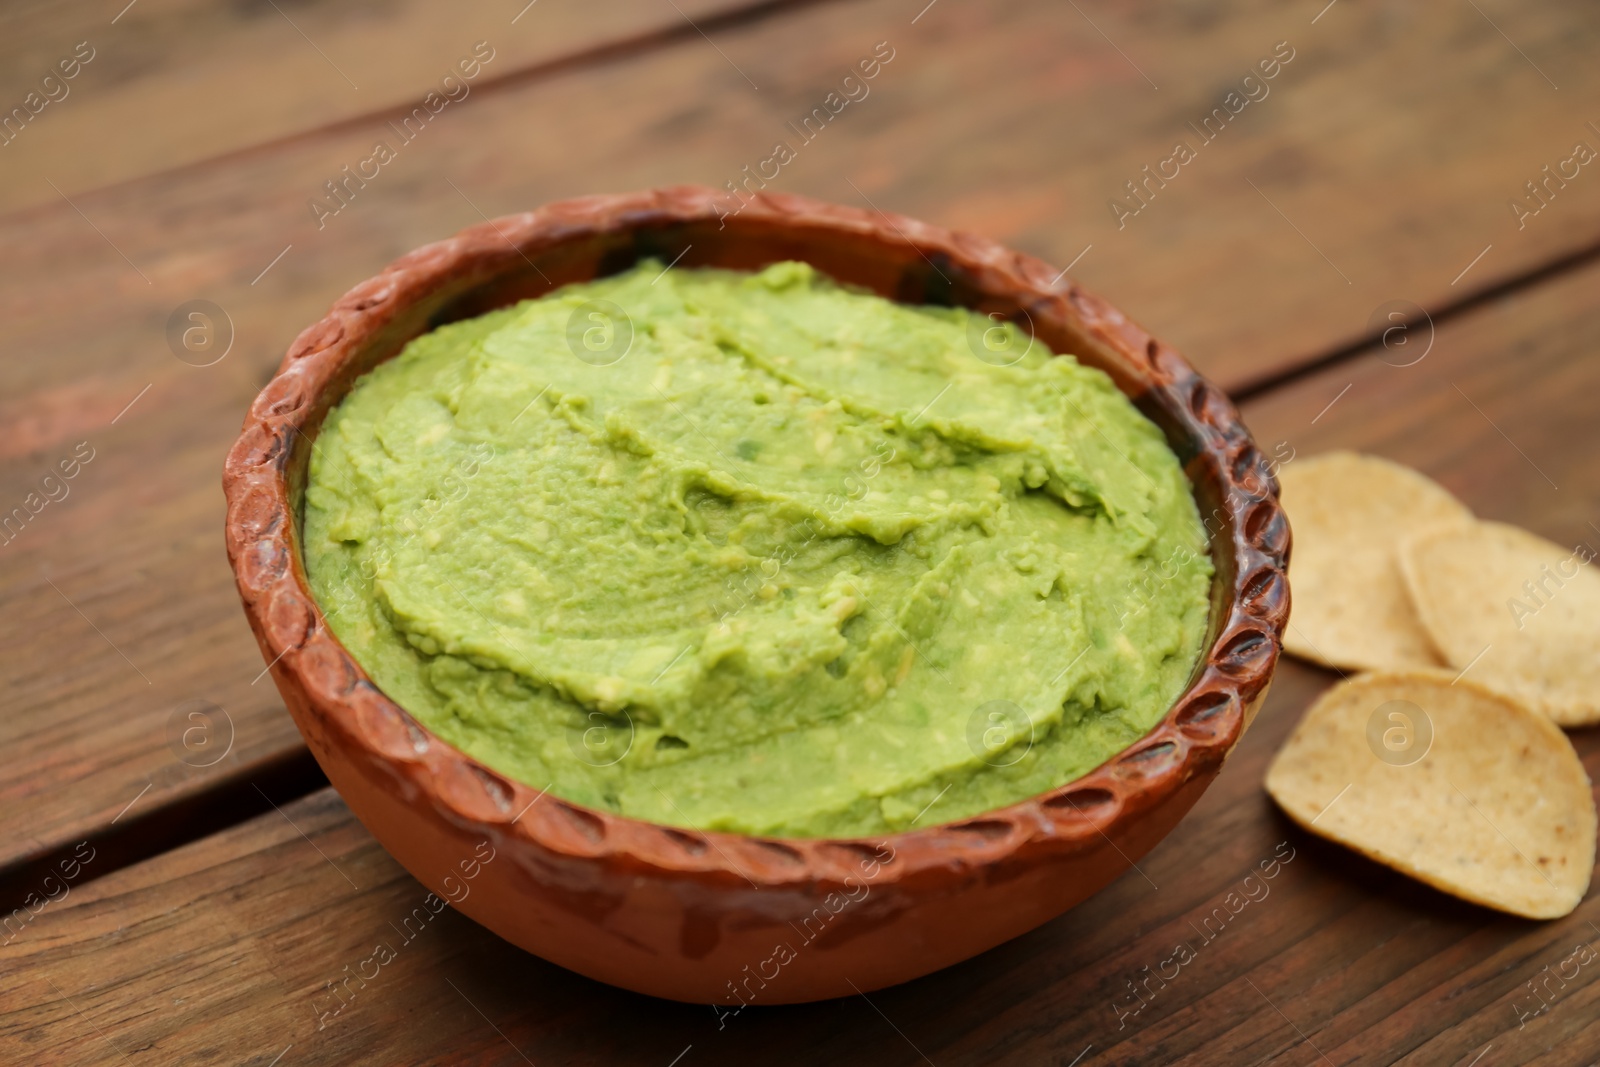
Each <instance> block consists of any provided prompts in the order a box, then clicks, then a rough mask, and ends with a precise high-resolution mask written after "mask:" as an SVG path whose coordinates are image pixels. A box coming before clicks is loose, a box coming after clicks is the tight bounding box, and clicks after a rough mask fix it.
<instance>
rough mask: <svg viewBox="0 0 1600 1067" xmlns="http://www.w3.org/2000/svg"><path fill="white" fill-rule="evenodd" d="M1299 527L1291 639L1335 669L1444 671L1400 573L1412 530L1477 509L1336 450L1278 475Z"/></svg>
mask: <svg viewBox="0 0 1600 1067" xmlns="http://www.w3.org/2000/svg"><path fill="white" fill-rule="evenodd" d="M1278 479H1279V482H1280V484H1281V485H1282V489H1283V491H1282V494H1281V499H1282V503H1283V510H1284V513H1285V514H1286V515H1288V517H1289V525H1290V527H1291V528H1292V529H1293V530H1294V554H1293V556H1292V557H1291V559H1290V563H1289V591H1290V594H1291V599H1292V606H1291V608H1290V614H1289V629H1288V632H1287V633H1286V634H1285V635H1284V640H1283V645H1284V648H1285V649H1286V650H1288V651H1289V652H1290V653H1292V654H1293V655H1296V656H1299V657H1301V658H1302V659H1309V660H1312V661H1314V662H1317V663H1321V664H1324V665H1326V666H1331V667H1348V668H1354V669H1374V670H1386V669H1400V668H1406V667H1438V666H1443V660H1442V659H1441V658H1440V657H1439V654H1438V653H1437V652H1436V651H1435V649H1434V647H1433V645H1432V643H1431V642H1430V641H1429V640H1428V635H1427V633H1426V632H1425V631H1424V630H1423V628H1422V624H1421V622H1420V621H1418V619H1417V615H1416V611H1415V610H1414V609H1413V608H1412V606H1411V598H1410V596H1409V595H1408V594H1407V592H1406V586H1405V582H1404V580H1403V579H1402V578H1401V576H1400V565H1399V561H1398V547H1399V544H1400V542H1401V541H1402V540H1403V539H1404V538H1406V537H1407V536H1409V535H1411V534H1413V533H1415V532H1417V531H1419V530H1423V529H1426V528H1428V527H1432V526H1438V525H1441V524H1445V523H1459V524H1463V525H1464V524H1466V523H1468V522H1470V521H1471V520H1472V512H1470V511H1468V510H1467V508H1466V506H1465V505H1463V504H1462V503H1461V502H1460V501H1458V500H1457V499H1456V498H1455V497H1453V496H1451V495H1450V494H1449V493H1448V492H1446V491H1445V490H1444V489H1443V488H1442V487H1440V486H1438V485H1436V484H1434V483H1433V482H1432V481H1430V480H1428V479H1427V478H1426V477H1424V476H1423V475H1421V474H1418V473H1417V472H1416V471H1414V470H1412V469H1410V468H1409V467H1402V466H1400V465H1399V464H1398V463H1392V462H1390V461H1389V460H1386V459H1379V458H1378V457H1376V456H1363V455H1358V454H1356V453H1354V452H1329V453H1326V454H1324V455H1320V456H1312V457H1310V458H1309V459H1303V460H1299V461H1298V462H1294V463H1289V464H1286V465H1285V466H1284V467H1283V469H1282V470H1281V471H1279V474H1278Z"/></svg>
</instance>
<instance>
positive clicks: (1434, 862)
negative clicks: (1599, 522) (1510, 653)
mask: <svg viewBox="0 0 1600 1067" xmlns="http://www.w3.org/2000/svg"><path fill="white" fill-rule="evenodd" d="M1452 677H1453V676H1452V675H1451V674H1450V673H1449V672H1446V671H1436V670H1423V671H1397V672H1384V673H1376V674H1365V675H1360V676H1358V677H1356V678H1353V679H1351V680H1349V681H1345V682H1341V683H1339V684H1338V685H1335V686H1334V687H1333V688H1332V689H1330V690H1328V692H1326V693H1324V694H1323V695H1322V697H1321V698H1320V699H1318V700H1317V702H1316V703H1315V704H1313V705H1312V706H1311V708H1310V710H1308V711H1307V712H1306V714H1305V718H1303V719H1302V720H1301V721H1300V724H1299V725H1298V726H1297V727H1295V731H1294V733H1293V734H1292V735H1291V736H1290V737H1289V740H1288V741H1287V742H1286V743H1285V744H1284V746H1283V748H1282V749H1281V750H1279V752H1278V755H1277V757H1276V758H1275V759H1274V760H1273V762H1272V766H1271V767H1270V768H1269V769H1268V770H1267V781H1266V786H1267V792H1268V793H1270V794H1271V795H1272V798H1273V799H1274V800H1276V801H1277V802H1278V805H1279V806H1280V807H1281V808H1283V810H1284V811H1285V812H1286V813H1287V814H1288V815H1289V817H1290V818H1291V819H1293V820H1294V821H1295V822H1297V823H1299V824H1300V825H1301V826H1303V827H1305V828H1306V829H1308V830H1310V831H1311V832H1313V833H1316V834H1320V835H1321V836H1323V837H1326V838H1328V839H1330V840H1333V841H1337V842H1339V843H1340V844H1342V845H1345V846H1347V847H1349V848H1352V849H1355V850H1356V851H1357V852H1360V853H1361V854H1362V855H1364V856H1367V857H1369V858H1371V859H1373V860H1376V861H1377V862H1379V863H1383V864H1386V865H1388V866H1390V867H1393V868H1394V869H1396V870H1398V871H1402V872H1404V873H1405V874H1408V875H1410V876H1412V877H1413V878H1417V879H1419V880H1421V881H1423V882H1426V883H1428V884H1429V885H1432V886H1435V887H1436V888H1438V889H1442V890H1444V891H1445V892H1446V893H1451V894H1453V895H1455V896H1458V897H1461V898H1462V899H1464V900H1470V901H1473V902H1474V903H1478V904H1483V905H1485V906H1487V907H1491V908H1497V909H1499V910H1501V911H1506V912H1510V913H1512V914H1514V915H1522V916H1526V917H1527V918H1531V919H1553V918H1557V917H1559V916H1562V915H1566V914H1567V913H1568V912H1570V911H1572V909H1573V908H1575V907H1577V906H1578V902H1579V901H1581V900H1582V899H1583V895H1584V893H1585V892H1586V891H1587V890H1588V887H1589V877H1590V875H1591V874H1592V873H1593V870H1594V851H1595V806H1594V797H1593V794H1592V793H1591V791H1590V786H1589V778H1588V775H1586V774H1585V773H1584V770H1583V764H1582V763H1581V762H1579V760H1578V754H1577V752H1576V751H1574V749H1573V747H1572V743H1571V742H1570V741H1568V740H1567V737H1566V735H1565V734H1563V733H1562V732H1561V729H1560V727H1558V726H1556V724H1555V723H1554V722H1552V721H1551V720H1550V718H1549V717H1548V716H1546V715H1543V714H1541V713H1540V712H1537V711H1534V710H1533V709H1531V708H1528V707H1526V706H1524V705H1522V704H1519V703H1517V702H1515V701H1513V700H1511V699H1509V698H1507V697H1506V696H1504V695H1503V694H1500V693H1497V692H1495V691H1493V690H1491V689H1488V688H1486V687H1484V686H1481V685H1478V684H1476V683H1474V682H1472V681H1468V680H1462V681H1459V682H1454V683H1452V680H1451V679H1452Z"/></svg>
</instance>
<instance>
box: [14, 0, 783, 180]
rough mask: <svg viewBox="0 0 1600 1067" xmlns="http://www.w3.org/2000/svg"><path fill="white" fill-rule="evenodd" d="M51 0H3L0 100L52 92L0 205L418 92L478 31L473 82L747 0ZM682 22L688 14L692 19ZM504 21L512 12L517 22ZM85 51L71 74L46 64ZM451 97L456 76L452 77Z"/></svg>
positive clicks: (147, 169)
mask: <svg viewBox="0 0 1600 1067" xmlns="http://www.w3.org/2000/svg"><path fill="white" fill-rule="evenodd" d="M124 5H126V6H124ZM677 6H678V8H680V10H679V11H674V10H673V8H672V6H671V5H669V4H665V3H660V2H658V0H612V2H611V3H608V4H607V5H606V11H605V17H603V18H596V17H595V14H594V11H593V10H591V9H590V5H587V4H584V3H582V2H581V0H538V2H537V6H534V5H533V4H529V3H528V0H519V2H517V3H512V2H511V0H503V2H490V0H473V2H464V0H454V2H452V3H448V4H438V3H428V2H426V0H371V2H367V3H362V4H349V3H337V2H334V0H311V2H306V0H299V2H289V0H284V2H283V3H240V4H213V3H206V2H204V0H139V2H137V3H134V4H130V3H128V0H121V2H119V3H111V4H109V5H101V4H59V3H52V2H50V0H30V2H21V3H9V4H7V5H5V7H4V8H3V9H0V101H3V102H4V103H3V104H0V107H4V108H5V109H6V110H8V111H9V109H10V108H12V107H15V106H17V105H18V104H22V103H23V101H24V98H25V97H26V96H27V94H28V93H29V92H31V91H40V90H41V88H42V89H43V91H42V92H41V94H40V95H41V96H44V97H45V98H46V99H50V96H51V95H52V94H53V95H54V96H56V97H58V98H59V99H55V100H51V102H50V103H48V104H46V105H44V107H43V109H42V110H40V111H39V113H38V120H37V123H35V122H32V121H30V122H29V123H28V125H27V127H26V128H25V129H24V130H23V132H22V134H21V135H18V136H17V140H16V144H15V145H7V146H6V147H5V150H4V153H3V156H0V159H3V161H4V164H5V169H4V170H0V211H6V210H13V209H16V208H19V207H23V206H27V205H33V204H39V203H43V202H46V201H55V200H58V198H59V196H60V193H58V192H56V191H54V190H52V189H51V187H50V183H52V182H53V183H55V185H56V186H58V187H59V188H60V190H61V192H64V193H65V194H66V195H68V196H74V195H76V194H77V193H79V192H81V191H84V190H88V189H94V188H98V187H99V186H102V185H108V184H111V183H113V182H119V181H126V180H127V179H129V178H136V177H139V176H141V175H145V174H152V173H155V172H157V171H168V170H171V169H173V168H175V167H180V166H182V165H184V164H186V163H193V162H195V161H197V160H201V159H210V158H212V157H214V156H220V155H224V154H226V153H229V152H236V151H240V150H242V149H247V148H252V147H255V146H258V145H262V144H266V143H270V142H273V141H277V140H280V139H282V138H285V137H291V136H293V135H295V134H298V133H304V132H305V131H307V130H310V129H314V128H319V127H323V126H328V125H332V124H334V123H337V122H340V121H344V120H348V119H352V118H355V117H356V116H359V115H367V114H370V113H372V112H374V111H379V110H382V109H384V108H389V107H396V106H398V105H401V104H404V105H407V106H408V107H409V106H410V105H411V104H414V103H416V102H417V101H419V100H421V99H422V97H423V94H425V93H427V92H429V91H430V90H433V91H438V90H439V89H440V82H441V80H442V79H443V78H444V76H445V75H446V74H450V73H452V69H453V68H454V67H455V66H456V64H457V62H458V61H460V60H462V59H465V58H468V57H469V56H471V55H472V46H473V45H474V44H476V43H477V42H479V41H483V42H486V43H487V44H488V45H489V47H490V49H491V53H489V54H492V56H493V58H492V59H491V60H490V61H489V62H488V63H487V64H486V65H484V66H483V67H482V69H481V71H480V72H479V73H478V75H477V76H476V77H474V78H473V79H472V80H471V81H470V82H469V84H468V89H467V97H466V98H467V99H470V97H471V94H472V92H474V91H477V90H479V89H481V88H483V87H484V86H486V85H490V84H492V83H494V82H497V81H499V80H501V79H503V78H505V77H507V76H510V75H513V74H516V73H519V72H525V71H526V70H527V69H528V68H530V67H537V66H538V65H540V64H548V63H553V62H557V61H561V60H565V59H569V58H571V57H572V56H574V55H575V54H581V53H586V52H599V51H602V50H606V49H615V48H619V47H627V46H628V45H629V44H630V43H633V44H637V43H638V42H641V41H643V40H647V39H649V38H651V37H652V36H655V35H660V34H664V33H674V34H678V35H682V34H684V33H691V34H692V33H694V32H695V29H694V25H695V24H697V23H699V24H704V25H705V26H707V27H710V28H712V29H715V28H716V27H717V25H718V24H719V22H721V21H722V19H719V18H717V17H716V16H719V15H722V16H726V15H729V14H733V13H737V12H740V11H744V10H750V9H756V10H760V9H761V8H763V7H765V6H770V5H764V4H761V3H752V2H751V0H743V2H739V0H678V2H677ZM690 19H693V20H694V23H691V22H690V21H689V20H690ZM513 20H515V21H513ZM85 42H87V44H88V46H89V47H88V48H87V49H85V50H84V51H83V53H82V54H84V55H92V56H93V58H92V59H90V60H89V62H88V63H87V64H84V65H83V67H82V70H81V71H80V72H79V73H78V74H77V75H76V76H75V77H73V78H72V79H70V80H68V81H67V82H66V86H65V89H64V90H63V89H62V88H60V87H58V86H56V85H49V86H42V84H41V83H42V80H43V78H44V77H45V75H47V74H52V73H54V74H55V75H56V77H57V80H58V81H59V80H60V74H61V71H60V70H58V69H57V64H58V63H60V62H61V61H62V60H63V59H67V58H69V57H73V56H74V55H75V54H77V47H78V46H79V45H80V44H83V43H85ZM450 91H453V92H455V93H457V94H459V93H460V92H461V90H460V89H453V88H452V89H451V90H450Z"/></svg>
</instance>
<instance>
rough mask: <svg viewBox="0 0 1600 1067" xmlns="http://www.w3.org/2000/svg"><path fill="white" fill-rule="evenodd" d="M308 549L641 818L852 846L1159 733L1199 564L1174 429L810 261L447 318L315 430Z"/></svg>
mask: <svg viewBox="0 0 1600 1067" xmlns="http://www.w3.org/2000/svg"><path fill="white" fill-rule="evenodd" d="M304 533H305V561H306V569H307V571H308V573H309V576H310V580H311V585H312V588H313V589H314V591H315V594H316V596H317V598H318V601H319V602H320V604H321V605H322V608H323V610H324V612H325V613H326V614H327V617H328V621H329V623H330V624H331V626H332V628H333V630H334V632H335V633H336V634H337V635H338V637H339V638H340V640H341V641H343V642H344V644H345V645H346V647H348V648H349V649H350V651H351V653H352V654H353V655H354V656H355V658H356V659H357V660H358V661H359V662H360V663H361V665H362V666H363V667H364V668H365V669H366V670H367V672H368V673H369V674H370V675H371V676H372V678H373V679H374V680H375V681H376V682H377V683H378V685H379V686H381V687H382V688H383V690H384V691H385V692H386V693H387V694H388V695H389V696H390V697H391V698H393V699H394V700H395V701H397V702H398V703H400V704H401V705H402V706H404V707H405V708H406V709H407V710H408V711H410V712H411V713H412V714H413V715H415V716H416V717H417V719H418V720H420V721H421V722H423V723H424V724H426V725H427V727H428V728H429V729H430V730H432V731H433V732H434V733H436V734H438V735H439V736H440V737H442V738H444V739H445V740H447V741H448V742H450V743H451V744H453V745H455V746H457V747H458V748H460V749H462V750H463V751H465V752H467V753H469V754H471V755H472V756H474V757H475V758H477V759H479V760H481V761H482V762H483V763H485V764H487V765H488V766H491V767H494V768H496V769H497V770H498V771H500V772H501V773H504V774H506V775H508V776H510V777H512V778H515V779H519V780H521V781H523V782H526V783H528V784H529V785H532V786H534V787H536V788H540V789H544V788H546V787H548V789H549V791H550V792H551V793H553V794H555V795H556V796H560V797H564V798H566V799H568V800H571V801H575V802H577V803H581V804H585V805H589V806H591V807H595V808H600V809H605V810H609V811H614V812H620V813H622V814H624V815H629V816H634V817H637V818H642V819H648V820H652V821H655V822H661V823H669V824H674V825H678V826H686V827H698V828H702V829H715V830H730V831H737V832H745V833H758V834H770V835H779V836H795V837H804V836H863V835H872V834H881V833H884V832H886V831H893V830H902V829H906V828H909V827H911V826H912V825H913V824H915V825H916V826H929V825H933V824H935V823H938V822H942V821H949V820H952V819H957V818H961V817H964V816H969V815H973V814H976V813H978V812H982V811H985V810H990V809H994V808H997V807H1003V806H1005V805H1007V804H1011V803H1014V802H1016V801H1018V800H1021V799H1024V798H1026V797H1029V796H1032V795H1035V794H1037V793H1041V792H1044V791H1046V790H1048V789H1050V788H1052V787H1054V786H1056V785H1059V784H1061V783H1063V782H1066V781H1069V780H1071V779H1073V778H1076V777H1078V776H1080V775H1082V774H1084V773H1085V772H1087V771H1089V770H1091V769H1093V768H1094V767H1095V766H1097V765H1098V764H1100V763H1102V762H1103V761H1105V760H1106V759H1107V758H1108V757H1110V756H1111V755H1113V754H1115V753H1116V752H1117V751H1118V750H1120V749H1122V748H1124V747H1126V746H1127V745H1128V744H1129V743H1131V742H1132V741H1134V740H1135V739H1137V738H1138V737H1140V736H1141V735H1142V734H1144V733H1146V732H1147V731H1148V730H1149V729H1150V728H1151V727H1152V726H1153V725H1154V724H1155V723H1156V722H1157V721H1158V720H1159V719H1160V718H1161V716H1162V715H1163V714H1165V712H1166V710H1167V709H1168V707H1170V705H1171V704H1172V701H1173V700H1174V699H1175V698H1176V697H1177V695H1178V694H1179V693H1180V692H1181V691H1182V690H1183V688H1184V686H1185V684H1186V683H1187V681H1188V678H1189V676H1190V674H1191V672H1192V670H1193V668H1194V666H1195V663H1196V660H1197V658H1198V657H1199V654H1200V649H1201V644H1202V642H1203V638H1204V635H1205V632H1206V622H1207V612H1208V608H1209V592H1210V579H1211V573H1212V566H1211V560H1210V558H1209V555H1208V549H1207V543H1206V537H1205V531H1204V529H1203V528H1202V526H1201V522H1200V517H1199V514H1198V513H1197V511H1196V508H1195V504H1194V500H1193V497H1192V495H1191V492H1190V487H1189V484H1188V482H1187V480H1186V479H1185V476H1184V474H1183V471H1182V469H1181V467H1180V465H1179V463H1178V460H1177V458H1176V457H1175V456H1174V455H1173V453H1172V452H1171V451H1170V450H1169V448H1168V447H1167V444H1166V441H1165V439H1164V437H1163V436H1162V434H1161V431H1160V430H1158V429H1157V428H1156V426H1155V425H1154V424H1152V423H1151V422H1150V421H1149V420H1148V419H1146V418H1145V417H1144V416H1143V415H1142V414H1140V413H1139V412H1138V411H1137V410H1136V409H1135V408H1134V406H1133V405H1132V404H1131V403H1130V402H1129V401H1128V399H1127V398H1126V397H1125V396H1124V395H1123V394H1122V393H1121V392H1119V391H1118V390H1117V388H1116V387H1115V386H1114V385H1113V384H1112V382H1111V380H1110V379H1109V378H1108V377H1106V375H1104V374H1103V373H1101V372H1100V371H1097V370H1093V369H1090V368H1087V367H1083V366H1080V365H1079V364H1078V363H1077V362H1076V361H1075V360H1073V359H1072V358H1071V357H1070V356H1060V357H1053V356H1052V355H1051V354H1050V353H1049V352H1047V351H1046V350H1045V347H1044V345H1043V344H1042V343H1041V342H1038V341H1035V340H1033V339H1031V338H1030V337H1029V336H1028V335H1027V334H1026V333H1023V332H1022V331H1020V330H1018V329H1017V327H1015V326H1013V325H1011V324H1009V323H1002V322H996V321H991V320H990V319H986V318H984V317H982V316H980V315H978V314H976V313H974V312H971V311H967V310H964V309H959V308H948V307H912V306H906V305H901V304H896V303H892V302H890V301H888V300H884V299H882V298H880V297H878V296H875V295H871V294H868V293H865V292H862V291H859V290H855V289H852V288H847V287H844V286H841V285H839V284H837V283H835V282H833V281H831V280H829V279H827V278H826V277H823V276H822V275H820V274H818V273H817V272H816V271H815V270H813V269H812V268H811V267H810V266H808V265H806V264H803V263H793V262H789V263H778V264H774V265H772V266H770V267H768V268H766V269H765V270H762V271H760V272H759V273H755V274H745V273H739V272H733V271H722V270H702V269H693V270H689V269H666V268H663V266H662V265H661V264H660V263H657V262H654V261H649V262H645V263H641V264H640V265H638V266H637V267H635V268H634V269H632V270H630V271H627V272H626V273H623V274H619V275H615V276H613V277H608V278H604V279H601V280H598V281H594V282H589V283H584V284H580V285H570V286H567V287H565V288H563V289H559V290H557V291H555V292H553V293H550V294H548V295H547V296H544V297H541V298H539V299H537V300H529V301H525V302H523V303H521V304H518V305H517V306H515V307H510V308H505V309H503V310H499V311H494V312H491V313H489V314H487V315H483V316H481V317H479V318H475V319H470V320H467V321H463V322H456V323H452V324H449V325H445V326H441V327H439V328H438V329H436V330H434V331H432V332H431V333H428V334H426V335H424V336H421V337H418V338H416V339H415V340H413V341H412V342H411V343H410V344H408V345H407V346H406V348H405V350H404V351H403V352H401V353H400V354H399V355H398V356H397V357H396V358H394V359H392V360H390V361H388V362H386V363H384V364H383V365H381V366H379V367H378V368H377V369H376V370H374V371H373V372H372V373H370V374H368V375H367V376H366V377H365V378H363V379H362V380H361V381H359V382H358V383H357V384H356V386H355V388H354V389H353V390H352V391H351V392H350V394H349V396H348V397H347V398H346V399H345V400H344V402H343V403H342V404H340V405H339V407H338V408H337V409H335V410H334V411H333V412H332V413H331V414H330V415H329V416H328V419H327V422H326V424H325V426H324V428H323V431H322V434H321V436H320V438H319V439H318V441H317V447H316V450H315V453H314V455H313V458H312V462H311V468H310V475H309V480H308V487H307V490H306V497H305V530H304Z"/></svg>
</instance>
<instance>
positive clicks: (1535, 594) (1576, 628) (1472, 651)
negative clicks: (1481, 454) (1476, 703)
mask: <svg viewBox="0 0 1600 1067" xmlns="http://www.w3.org/2000/svg"><path fill="white" fill-rule="evenodd" d="M1593 558H1594V552H1593V550H1591V549H1589V548H1588V547H1587V546H1583V545H1580V546H1578V547H1577V548H1576V549H1572V548H1562V547H1561V546H1560V545H1557V544H1554V543H1552V542H1550V541H1546V540H1545V539H1544V538H1542V537H1535V536H1534V535H1533V534H1531V533H1528V532H1527V531H1526V530H1519V529H1518V528H1517V527H1515V526H1507V525H1505V524H1503V523H1498V522H1477V523H1472V524H1471V525H1468V526H1457V527H1451V528H1445V529H1436V530H1427V531H1423V532H1422V533H1419V534H1416V535H1414V536H1412V537H1410V538H1408V539H1407V541H1406V542H1405V544H1404V545H1402V547H1401V551H1400V562H1401V571H1402V572H1403V573H1404V575H1405V579H1406V584H1407V586H1408V587H1409V589H1410V591H1411V596H1412V599H1413V600H1414V601H1415V603H1416V607H1417V614H1418V615H1419V616H1420V617H1421V620H1422V624H1423V627H1424V628H1425V629H1426V630H1427V632H1428V635H1429V636H1430V637H1431V638H1432V639H1433V643H1434V644H1435V645H1436V646H1437V647H1438V649H1439V651H1440V652H1442V653H1443V654H1444V656H1445V658H1446V659H1448V660H1449V661H1450V663H1451V664H1452V665H1453V666H1454V667H1456V668H1457V669H1458V670H1459V669H1468V670H1469V674H1470V677H1471V678H1472V679H1473V681H1476V682H1478V683H1479V684H1481V685H1485V686H1488V687H1489V688H1490V689H1493V690H1496V691H1497V692H1501V693H1504V694H1506V695H1507V696H1509V697H1511V698H1512V699H1514V700H1518V701H1520V702H1521V703H1524V704H1527V705H1528V706H1529V707H1532V708H1536V709H1538V710H1540V711H1543V712H1544V713H1545V714H1546V715H1549V716H1550V717H1551V718H1552V719H1554V720H1555V721H1556V722H1558V723H1560V724H1561V725H1563V726H1586V725H1589V724H1592V723H1595V722H1600V573H1596V571H1595V568H1594V565H1593V564H1592V563H1591V562H1590V561H1591V560H1592V559H1593ZM1480 653H1481V654H1482V655H1481V656H1480V655H1479V654H1480ZM1475 659H1476V662H1474V660H1475ZM1469 665H1470V666H1469Z"/></svg>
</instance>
